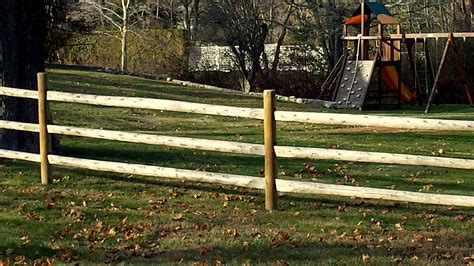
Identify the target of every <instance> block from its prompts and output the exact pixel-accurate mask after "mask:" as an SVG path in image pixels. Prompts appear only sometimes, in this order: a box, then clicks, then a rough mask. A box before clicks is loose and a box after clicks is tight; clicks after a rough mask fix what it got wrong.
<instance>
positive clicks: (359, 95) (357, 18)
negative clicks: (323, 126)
mask: <svg viewBox="0 0 474 266" xmlns="http://www.w3.org/2000/svg"><path fill="white" fill-rule="evenodd" d="M343 27H344V30H343V37H342V40H343V42H344V52H343V55H342V56H341V58H340V59H339V60H338V62H337V63H336V65H335V67H334V68H333V70H332V71H331V73H330V74H329V76H328V78H327V79H326V81H325V82H324V84H323V86H322V91H321V94H320V99H321V100H325V101H330V102H332V103H333V105H332V106H334V107H335V108H339V109H351V108H353V109H369V108H374V107H376V108H378V109H381V108H385V107H387V106H389V105H392V106H395V107H398V108H400V106H401V104H402V102H404V103H416V102H418V103H419V104H420V105H421V104H423V102H424V99H423V97H422V96H421V95H422V93H421V77H420V76H421V75H423V78H424V81H425V84H426V87H427V90H426V92H427V99H426V100H427V102H426V108H425V112H429V111H430V108H431V105H432V103H433V100H434V98H435V94H436V92H437V89H438V84H439V83H440V79H441V78H442V72H443V71H444V69H445V67H446V57H447V54H448V51H449V50H450V48H451V50H452V52H453V55H454V57H455V59H456V60H455V61H456V62H455V64H454V65H452V66H451V67H455V68H456V69H455V70H456V71H457V72H458V75H457V77H458V81H459V82H460V83H461V84H462V85H463V88H464V90H465V92H466V95H467V99H468V101H469V103H470V104H471V106H474V90H473V88H472V85H471V82H470V81H469V80H468V78H467V76H466V74H465V72H464V65H463V63H462V57H461V55H460V53H459V50H458V47H457V46H456V41H455V40H456V39H458V38H462V39H464V40H466V38H474V32H462V33H414V34H413V33H410V34H404V33H402V29H401V25H400V22H399V21H398V20H397V19H396V18H394V17H393V16H392V15H391V14H390V12H389V11H388V9H387V8H386V7H385V5H384V4H383V3H380V2H361V3H360V6H359V8H358V9H357V10H356V12H355V13H354V15H353V16H352V17H350V18H349V19H348V20H347V21H346V23H345V24H344V25H343ZM354 33H355V34H354ZM439 39H446V44H445V48H444V51H443V54H442V57H441V60H440V63H439V66H438V69H437V72H436V73H435V71H434V69H433V67H432V62H431V55H430V52H429V48H428V42H429V41H430V40H436V41H438V40H439ZM402 44H405V45H406V52H407V54H408V59H409V63H410V64H409V65H410V68H411V73H412V76H413V78H414V82H413V83H414V88H413V89H410V88H409V87H408V86H406V85H405V84H404V83H403V82H402V78H401V76H402V74H401V73H402ZM418 44H422V45H423V49H421V51H422V53H423V55H422V58H424V64H423V65H424V71H420V69H419V68H420V67H419V65H420V64H419V62H417V60H418V59H417V58H418V54H416V53H417V51H419V49H417V46H418ZM374 80H376V81H377V84H376V86H369V85H370V84H371V82H372V81H374ZM383 82H385V84H386V85H387V87H388V88H389V89H390V91H391V93H388V94H387V93H386V90H384V86H383ZM373 87H376V89H375V90H374V89H373ZM370 88H372V89H370ZM369 95H371V97H369Z"/></svg>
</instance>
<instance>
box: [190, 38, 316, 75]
mask: <svg viewBox="0 0 474 266" xmlns="http://www.w3.org/2000/svg"><path fill="white" fill-rule="evenodd" d="M275 49H276V44H266V45H265V53H266V56H267V58H268V60H269V62H270V65H271V63H272V62H273V57H274V54H275ZM233 58H234V57H233V54H232V50H231V49H230V47H229V46H218V45H211V46H191V47H189V48H188V67H189V69H190V70H191V71H217V72H231V71H237V70H238V67H237V65H236V64H235V62H234V59H233ZM322 62H325V60H324V57H323V56H322V55H321V52H320V51H316V50H312V49H310V48H309V47H307V46H303V45H283V46H281V48H280V63H279V65H278V70H279V71H307V72H313V73H314V72H319V71H320V70H321V67H320V66H321V63H322ZM249 63H250V62H249Z"/></svg>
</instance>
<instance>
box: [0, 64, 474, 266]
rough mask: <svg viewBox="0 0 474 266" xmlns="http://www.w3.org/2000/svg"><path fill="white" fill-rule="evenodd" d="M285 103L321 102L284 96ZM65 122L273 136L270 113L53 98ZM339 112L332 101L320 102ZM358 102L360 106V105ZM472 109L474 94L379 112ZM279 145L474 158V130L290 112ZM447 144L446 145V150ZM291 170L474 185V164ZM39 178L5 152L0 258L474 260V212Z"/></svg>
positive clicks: (126, 179) (463, 190)
mask: <svg viewBox="0 0 474 266" xmlns="http://www.w3.org/2000/svg"><path fill="white" fill-rule="evenodd" d="M51 72H52V74H51V75H50V88H51V89H52V90H58V91H67V92H79V93H91V94H105V95H123V96H137V97H153V98H162V99H172V100H183V101H189V102H201V103H210V104H222V105H232V106H242V107H260V106H261V105H262V103H261V99H260V98H258V97H254V96H245V95H242V94H239V93H235V92H228V93H224V92H215V91H206V90H200V89H196V88H189V87H186V88H182V87H179V86H174V85H169V84H166V83H161V82H159V81H153V80H147V79H142V78H137V77H130V76H121V75H112V74H107V73H101V72H88V71H80V70H73V69H61V68H55V69H51ZM277 106H278V109H280V110H297V111H316V110H315V109H314V108H313V107H311V106H307V105H296V104H291V103H280V102H279V103H277ZM51 110H52V113H53V118H54V121H55V123H56V124H60V125H74V126H81V127H91V128H103V129H111V130H124V131H132V132H141V133H153V134H160V135H170V136H186V137H196V138H205V139H219V140H229V141H241V142H249V143H262V139H263V136H262V122H261V121H257V120H247V119H240V118H226V117H215V116H206V115H192V114H183V113H171V112H159V111H148V110H142V109H121V108H104V107H92V106H85V105H74V104H63V103H53V104H52V105H51ZM317 111H322V112H327V111H328V110H317ZM354 113H356V112H354ZM370 113H371V114H387V115H396V116H414V117H428V118H443V119H463V120H474V109H472V108H469V107H467V106H434V108H433V112H432V113H431V114H428V115H425V114H422V111H421V108H420V107H405V108H403V110H402V111H384V112H370ZM61 144H62V147H63V151H62V152H63V153H64V155H67V156H72V157H80V158H91V159H102V160H110V161H119V162H136V163H142V164H149V165H159V166H167V167H174V168H184V169H192V170H205V171H212V172H222V173H234V174H243V175H251V176H258V175H259V173H260V171H261V170H262V167H263V158H260V157H252V156H242V155H232V154H222V153H214V152H204V151H196V150H185V149H178V148H168V147H161V146H149V145H140V144H129V143H119V142H112V141H103V140H94V139H84V138H76V137H63V138H61ZM278 144H279V145H288V146H308V147H326V148H340V149H353V150H361V151H382V152H397V153H410V154H421V155H438V156H446V157H456V158H470V159H474V133H464V132H459V133H446V132H442V133H439V132H438V133H437V132H415V131H403V130H386V129H380V128H361V127H345V126H321V125H309V124H297V123H278ZM441 150H442V152H440V151H441ZM278 172H279V174H280V176H279V178H285V179H293V180H304V181H316V182H323V183H329V184H348V185H354V186H367V187H378V188H391V189H398V190H407V191H423V192H426V193H431V192H437V193H449V194H458V195H470V196H473V195H474V173H473V172H472V171H467V170H451V169H444V168H427V167H416V166H393V165H382V164H361V163H345V162H336V161H313V160H295V159H279V160H278ZM54 179H55V180H54V183H53V184H51V185H48V186H42V185H40V184H39V169H38V166H37V165H35V164H30V163H24V162H19V161H11V160H3V159H0V191H1V193H0V221H1V224H3V225H4V226H2V227H0V260H1V261H3V262H7V261H9V262H10V263H12V264H13V263H14V262H15V261H16V262H27V263H38V264H41V263H48V262H51V261H54V262H55V263H58V262H61V263H63V262H64V263H77V262H78V263H80V264H89V263H90V264H97V263H120V262H123V263H126V264H130V263H137V264H148V263H149V264H161V263H162V264H174V263H180V262H181V263H186V264H194V263H196V264H224V263H225V264H231V265H242V264H245V265H249V264H321V265H341V264H342V265H344V264H345V265H358V264H372V265H380V264H397V263H403V264H413V265H420V264H421V265H433V264H440V265H466V264H469V263H471V264H472V263H474V210H473V209H472V208H451V207H441V206H432V205H419V204H410V203H397V202H382V201H372V200H360V199H350V198H337V197H327V196H318V195H310V196H308V195H306V196H300V195H281V196H280V198H279V208H278V210H277V211H274V212H272V213H269V212H266V211H265V210H264V208H263V206H264V204H263V194H262V193H261V192H259V191H254V190H248V189H241V188H234V187H228V186H218V185H211V184H199V183H190V182H175V181H167V180H162V179H158V178H146V177H139V176H130V175H119V174H106V173H100V172H92V171H83V170H77V169H63V168H55V169H54Z"/></svg>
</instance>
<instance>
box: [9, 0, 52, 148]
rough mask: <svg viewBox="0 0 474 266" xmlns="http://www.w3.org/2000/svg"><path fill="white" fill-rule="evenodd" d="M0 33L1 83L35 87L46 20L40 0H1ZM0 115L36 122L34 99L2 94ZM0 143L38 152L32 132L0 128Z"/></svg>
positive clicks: (27, 87)
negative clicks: (0, 55) (0, 52)
mask: <svg viewBox="0 0 474 266" xmlns="http://www.w3.org/2000/svg"><path fill="white" fill-rule="evenodd" d="M0 3H1V5H2V10H1V11H2V13H1V14H2V16H1V22H2V23H1V29H0V30H1V35H2V38H1V40H2V59H3V85H4V86H8V87H15V88H23V89H30V90H36V89H37V82H36V74H37V73H38V72H42V71H44V43H45V35H46V21H45V12H43V10H44V3H43V0H34V1H32V0H2V1H1V2H0ZM0 101H1V103H0V106H3V108H0V109H3V112H2V113H0V118H1V119H5V120H14V121H20V122H30V123H37V122H38V107H37V102H36V101H35V100H29V99H21V98H10V97H2V98H1V99H0ZM0 146H1V147H2V148H6V149H13V150H21V151H30V152H36V151H38V136H37V134H34V133H27V132H16V131H11V130H4V131H0Z"/></svg>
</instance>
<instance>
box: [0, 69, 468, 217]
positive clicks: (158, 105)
mask: <svg viewBox="0 0 474 266" xmlns="http://www.w3.org/2000/svg"><path fill="white" fill-rule="evenodd" d="M38 81H39V86H38V87H39V88H38V89H39V90H38V92H35V91H31V90H23V89H16V88H7V87H0V95H4V96H11V97H22V98H30V99H37V100H38V101H39V107H40V109H39V111H40V118H39V121H40V123H39V124H31V123H21V122H15V121H4V120H0V128H3V129H10V130H22V131H29V132H38V133H40V139H41V140H42V141H41V145H42V149H40V150H41V154H40V155H38V154H31V153H25V152H16V151H8V150H0V157H2V158H8V159H16V160H25V161H30V162H37V163H40V164H41V169H42V170H41V177H42V183H45V184H47V183H48V182H49V180H50V178H51V172H50V168H51V167H50V166H51V165H56V166H66V167H76V168H82V169H89V170H97V171H105V172H114V173H123V174H135V175H143V176H153V177H162V178H170V179H179V180H189V181H197V182H207V183H218V184H224V185H233V186H240V187H248V188H255V189H265V191H266V204H265V206H266V208H267V209H273V208H275V207H276V191H279V192H291V193H313V194H324V195H335V196H347V197H359V198H368V199H383V200H395V201H405V202H416V203H425V204H439V205H455V206H466V207H474V197H470V196H459V195H445V194H432V193H420V192H407V191H396V190H389V189H377V188H367V187H354V186H341V185H330V184H321V183H314V182H301V181H291V180H280V179H276V158H278V157H280V158H307V159H319V160H336V161H351V162H365V163H381V164H400V165H418V166H430V167H445V168H456V169H467V170H474V160H471V159H459V158H447V157H434V156H421V155H410V154H393V153H381V152H362V151H350V150H336V149H323V148H311V147H290V146H276V145H275V142H276V130H275V128H276V127H275V122H276V121H286V122H302V123H315V124H326V125H349V126H367V127H384V128H397V129H407V130H423V131H425V130H435V131H471V132H474V121H459V120H439V119H421V118H402V117H390V116H372V115H349V114H330V113H314V112H289V111H276V110H275V107H274V103H275V101H274V92H271V91H267V92H265V93H264V103H265V104H264V106H265V108H263V109H261V108H242V107H233V106H220V105H210V104H201V103H189V102H181V101H172V100H162V99H150V98H138V97H120V96H102V95H90V94H77V93H66V92H58V91H47V79H46V77H45V75H44V74H41V73H40V74H39V75H38ZM49 101H57V102H67V103H78V104H89V105H99V106H109V107H124V108H142V109H151V110H162V111H171V112H186V113H194V114H205V115H219V116H230V117H241V118H250V119H259V120H264V127H265V138H264V139H265V144H264V145H262V144H253V143H241V142H231V141H221V140H209V139H197V138H184V137H171V136H159V135H151V134H140V133H132V132H121V131H112V130H102V129H91V128H80V127H72V126H60V125H47V124H46V121H45V119H44V118H45V117H47V112H48V108H47V107H48V102H49ZM50 134H59V135H68V136H77V137H88V138H97V139H105V140H113V141H123V142H132V143H142V144H151V145H164V146H171V147H180V148H189V149H198V150H207V151H217V152H226V153H236V154H246V155H253V156H264V157H265V173H266V176H265V178H260V177H250V176H242V175H231V174H221V173H209V172H202V171H192V170H185V169H173V168H166V167H159V166H149V165H139V164H128V163H118V162H106V161H98V160H86V159H81V158H71V157H64V156H57V155H53V154H50V152H49V151H48V149H47V143H48V141H49V140H48V138H49V136H50Z"/></svg>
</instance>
